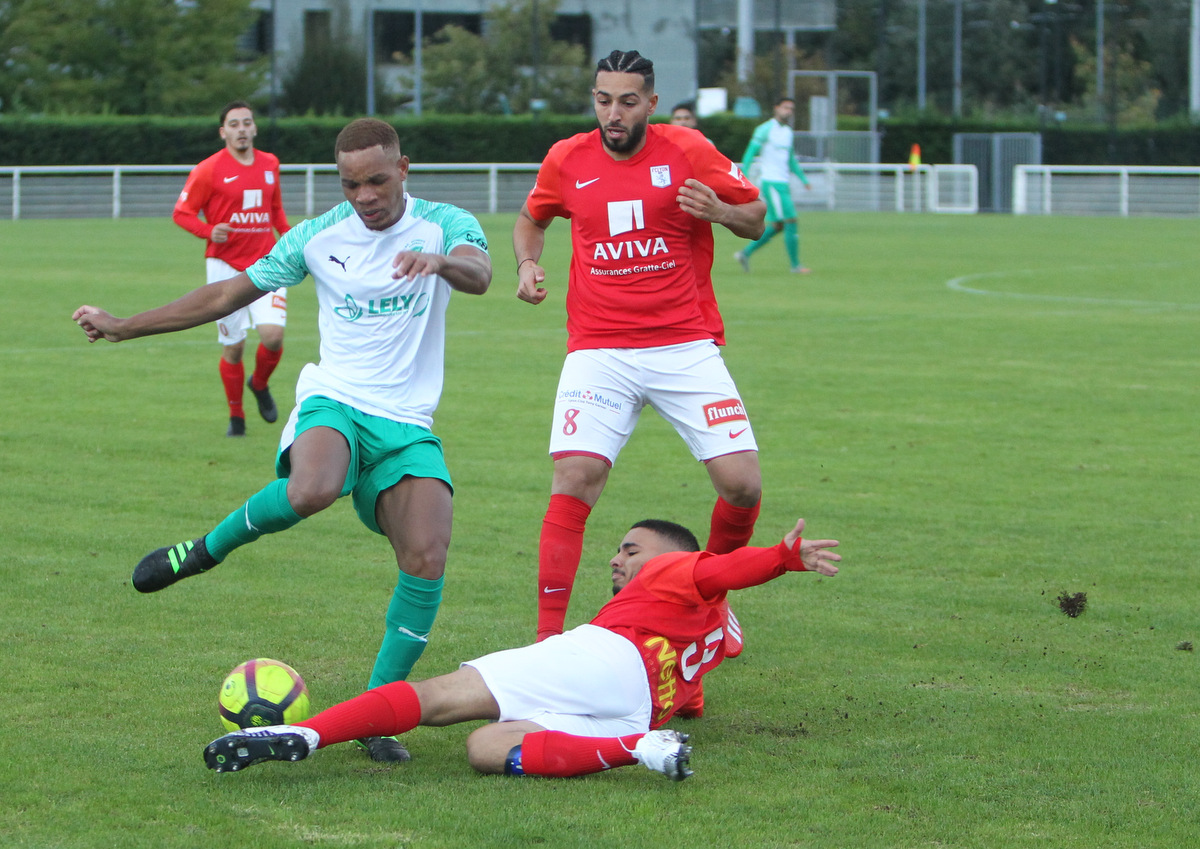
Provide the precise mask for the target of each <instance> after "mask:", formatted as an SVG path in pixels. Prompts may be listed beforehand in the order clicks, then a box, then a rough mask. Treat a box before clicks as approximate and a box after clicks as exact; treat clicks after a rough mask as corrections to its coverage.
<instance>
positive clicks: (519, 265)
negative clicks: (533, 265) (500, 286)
mask: <svg viewBox="0 0 1200 849" xmlns="http://www.w3.org/2000/svg"><path fill="white" fill-rule="evenodd" d="M527 262H537V260H536V259H534V258H533V257H531V256H527V257H525V259H523V260H521V261H520V262H518V263H517V273H520V271H521V266H522V265H524V264H525V263H527Z"/></svg>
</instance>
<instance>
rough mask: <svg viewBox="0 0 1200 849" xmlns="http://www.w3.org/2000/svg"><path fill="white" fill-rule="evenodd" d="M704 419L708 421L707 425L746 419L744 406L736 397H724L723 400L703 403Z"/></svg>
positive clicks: (711, 425)
mask: <svg viewBox="0 0 1200 849" xmlns="http://www.w3.org/2000/svg"><path fill="white" fill-rule="evenodd" d="M704 420H705V421H706V422H708V426H709V427H713V426H714V425H719V424H726V423H727V422H744V421H748V419H747V418H746V407H745V406H744V405H743V404H742V402H741V401H739V400H738V399H737V398H726V399H725V400H724V401H715V402H713V403H712V404H705V405H704Z"/></svg>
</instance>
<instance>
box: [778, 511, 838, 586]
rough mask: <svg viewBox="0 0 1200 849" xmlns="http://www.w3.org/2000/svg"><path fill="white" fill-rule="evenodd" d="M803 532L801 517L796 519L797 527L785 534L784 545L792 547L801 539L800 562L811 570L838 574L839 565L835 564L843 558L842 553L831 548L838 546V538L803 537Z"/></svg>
mask: <svg viewBox="0 0 1200 849" xmlns="http://www.w3.org/2000/svg"><path fill="white" fill-rule="evenodd" d="M803 534H804V520H803V519H799V520H797V521H796V527H794V528H792V529H791V530H790V531H788V532H787V534H786V535H785V536H784V538H783V543H784V545H786V546H787V547H788V548H791V547H792V546H794V545H795V544H796V540H800V562H801V563H803V564H804V568H805V569H807V570H808V571H809V572H819V573H820V574H822V575H826V576H828V577H833V576H834V575H836V574H837V573H838V567H837V566H835V565H834V564H835V563H837V562H838V561H840V560H841V559H842V555H840V554H838V553H837V552H835V551H830V550H829V549H831V548H837V545H838V541H837V540H836V539H803Z"/></svg>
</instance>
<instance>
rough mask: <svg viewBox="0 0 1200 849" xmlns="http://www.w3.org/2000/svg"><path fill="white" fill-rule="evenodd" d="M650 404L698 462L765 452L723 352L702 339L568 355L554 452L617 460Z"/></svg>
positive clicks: (552, 433)
mask: <svg viewBox="0 0 1200 849" xmlns="http://www.w3.org/2000/svg"><path fill="white" fill-rule="evenodd" d="M647 405H649V406H650V407H652V408H654V410H655V411H657V412H658V414H659V415H660V416H662V417H663V418H664V419H666V420H667V421H668V422H670V424H671V426H672V427H674V428H675V431H676V432H677V433H678V434H679V435H680V436H681V437H683V441H684V442H685V443H687V447H688V450H689V451H691V452H692V456H693V457H695V458H696V459H697V460H702V461H703V460H711V459H712V458H713V457H721V456H723V455H725V454H736V453H738V452H740V451H757V450H758V444H757V443H756V442H755V441H754V429H753V428H752V427H751V426H750V419H749V418H748V417H747V415H746V407H745V405H744V404H743V403H742V399H741V396H740V395H739V394H738V390H737V386H736V385H735V384H734V382H733V378H732V377H730V375H729V369H728V368H727V367H726V366H725V361H724V360H723V359H722V358H721V352H720V350H719V349H718V348H717V346H716V344H715V343H713V342H711V341H709V340H702V341H699V342H684V343H682V344H679V345H665V346H663V347H659V348H594V349H588V350H582V351H572V352H571V353H569V354H567V359H566V361H565V362H564V363H563V367H562V373H561V374H560V375H559V379H558V394H557V396H556V398H555V401H554V423H553V426H552V427H551V430H550V453H551V454H559V453H563V452H566V453H572V454H595V455H599V456H601V457H605V458H606V459H607V460H608V462H609V463H610V464H612V463H615V462H616V459H617V455H618V454H620V453H621V449H622V448H624V447H625V443H626V442H628V441H629V437H630V436H632V435H633V428H634V426H635V425H636V424H637V421H638V417H639V416H640V415H641V413H642V408H643V407H645V406H647Z"/></svg>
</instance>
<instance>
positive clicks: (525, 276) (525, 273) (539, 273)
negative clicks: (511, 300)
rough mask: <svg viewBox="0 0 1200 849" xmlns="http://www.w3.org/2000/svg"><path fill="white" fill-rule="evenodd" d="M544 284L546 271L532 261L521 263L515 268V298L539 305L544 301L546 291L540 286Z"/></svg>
mask: <svg viewBox="0 0 1200 849" xmlns="http://www.w3.org/2000/svg"><path fill="white" fill-rule="evenodd" d="M545 282H546V269H544V268H542V267H541V266H540V265H538V264H537V263H536V262H534V261H533V260H528V261H526V262H523V263H521V265H520V267H519V268H517V297H518V298H520V299H521V300H522V301H526V302H528V303H531V304H540V303H541V302H542V301H544V300H546V290H545V288H544V287H543V286H542V285H541V284H542V283H545Z"/></svg>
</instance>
